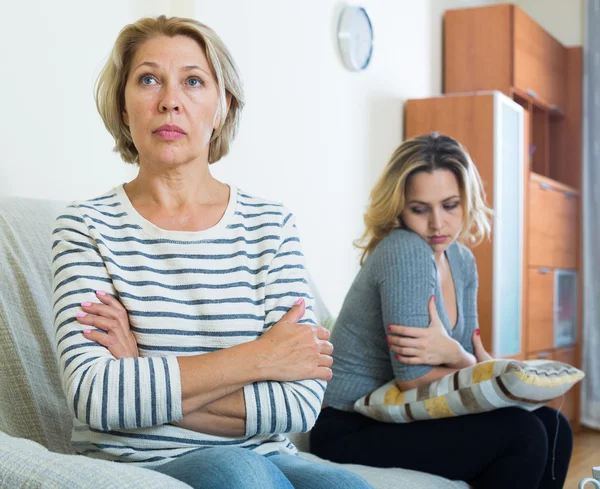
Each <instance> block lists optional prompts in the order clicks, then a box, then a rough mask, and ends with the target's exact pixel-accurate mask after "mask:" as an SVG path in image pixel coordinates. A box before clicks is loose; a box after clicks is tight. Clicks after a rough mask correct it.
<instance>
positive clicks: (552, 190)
mask: <svg viewBox="0 0 600 489" xmlns="http://www.w3.org/2000/svg"><path fill="white" fill-rule="evenodd" d="M529 196H530V198H529V266H530V267H552V268H562V269H576V268H577V257H578V251H579V249H578V246H579V239H578V232H579V230H578V220H579V212H578V206H579V198H578V192H577V191H576V190H575V189H571V188H568V187H566V186H564V185H560V184H558V183H557V182H553V181H550V180H548V179H546V178H543V177H541V176H539V175H532V178H531V181H530V184H529Z"/></svg>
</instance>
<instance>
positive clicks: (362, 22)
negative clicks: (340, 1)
mask: <svg viewBox="0 0 600 489" xmlns="http://www.w3.org/2000/svg"><path fill="white" fill-rule="evenodd" d="M338 42H339V46H340V53H341V55H342V60H343V62H344V65H345V66H346V68H348V69H349V70H352V71H362V70H364V69H365V68H366V67H367V66H368V65H369V62H370V61H371V55H372V53H373V26H372V25H371V19H369V15H368V14H367V11H366V10H365V9H364V8H362V7H354V6H348V7H346V8H344V10H343V11H342V14H341V16H340V23H339V27H338Z"/></svg>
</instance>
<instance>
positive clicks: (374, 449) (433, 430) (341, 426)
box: [310, 407, 573, 489]
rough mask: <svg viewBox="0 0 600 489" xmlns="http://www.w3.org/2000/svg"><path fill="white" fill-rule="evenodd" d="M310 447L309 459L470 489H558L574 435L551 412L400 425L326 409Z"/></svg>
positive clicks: (505, 412) (506, 412)
mask: <svg viewBox="0 0 600 489" xmlns="http://www.w3.org/2000/svg"><path fill="white" fill-rule="evenodd" d="M310 444H311V451H312V453H314V454H315V455H318V456H319V457H322V458H325V459H327V460H331V461H333V462H341V463H353V464H362V465H370V466H372V467H401V468H405V469H411V470H418V471H422V472H428V473H431V474H436V475H439V476H442V477H446V478H448V479H453V480H463V481H466V482H468V483H469V484H471V485H472V486H473V487H474V488H475V489H480V488H481V489H496V488H498V489H509V488H510V489H538V488H539V489H554V488H556V489H559V488H562V487H563V484H564V481H565V478H566V476H567V469H568V467H569V461H570V459H571V451H572V448H573V432H572V430H571V426H570V424H569V422H568V420H567V419H566V418H565V417H564V416H563V415H562V414H560V413H558V412H557V411H556V410H554V409H551V408H548V407H542V408H540V409H538V410H536V411H533V412H528V411H525V410H523V409H519V408H503V409H497V410H495V411H491V412H487V413H481V414H472V415H469V416H458V417H455V418H445V419H436V420H428V421H417V422H413V423H405V424H391V423H382V422H379V421H375V420H373V419H370V418H367V417H365V416H362V415H361V414H358V413H354V412H346V411H340V410H338V409H334V408H331V407H327V408H325V409H323V411H322V412H321V415H320V416H319V419H318V420H317V423H316V424H315V426H314V428H313V429H312V431H311V434H310Z"/></svg>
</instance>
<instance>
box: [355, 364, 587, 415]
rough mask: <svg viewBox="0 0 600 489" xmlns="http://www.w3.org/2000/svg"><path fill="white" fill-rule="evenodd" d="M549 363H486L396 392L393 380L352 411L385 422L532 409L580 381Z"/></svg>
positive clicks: (567, 370) (570, 369) (565, 367)
mask: <svg viewBox="0 0 600 489" xmlns="http://www.w3.org/2000/svg"><path fill="white" fill-rule="evenodd" d="M584 375H585V374H584V373H583V372H582V371H581V370H579V369H576V368H575V367H571V366H570V365H567V364H565V363H561V362H555V361H551V360H550V361H549V360H527V361H525V362H519V361H516V360H489V361H487V362H483V363H478V364H477V365H474V366H472V367H467V368H464V369H462V370H459V371H458V372H455V373H453V374H450V375H446V376H445V377H443V378H441V379H440V380H436V381H435V382H432V383H431V384H428V385H423V386H421V387H418V388H416V389H411V390H409V391H406V392H402V391H401V390H400V389H399V388H398V387H397V385H396V382H395V380H392V381H390V382H388V383H387V384H385V385H382V386H381V387H379V388H378V389H375V390H374V391H372V392H371V393H370V394H367V395H366V396H364V397H361V398H360V399H359V400H357V401H356V402H355V403H354V409H355V410H356V411H357V412H359V413H361V414H364V415H365V416H368V417H370V418H373V419H377V420H379V421H385V422H389V423H409V422H411V421H417V420H425V419H436V418H447V417H451V416H461V415H464V414H475V413H481V412H485V411H492V410H494V409H498V408H502V407H509V406H516V407H520V408H523V409H526V410H528V411H533V410H535V409H536V408H538V407H540V406H542V405H543V404H545V403H547V402H548V401H550V400H552V399H554V398H557V397H559V396H562V395H564V394H565V393H566V392H567V391H568V390H569V389H570V388H571V387H572V386H573V385H574V384H576V383H577V382H579V381H580V380H581V379H583V377H584Z"/></svg>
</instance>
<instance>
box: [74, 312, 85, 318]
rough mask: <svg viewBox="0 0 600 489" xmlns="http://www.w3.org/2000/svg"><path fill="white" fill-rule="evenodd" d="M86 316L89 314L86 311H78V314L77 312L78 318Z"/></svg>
mask: <svg viewBox="0 0 600 489" xmlns="http://www.w3.org/2000/svg"><path fill="white" fill-rule="evenodd" d="M86 316H87V314H86V313H85V312H78V313H77V314H75V317H76V318H84V317H86Z"/></svg>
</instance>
